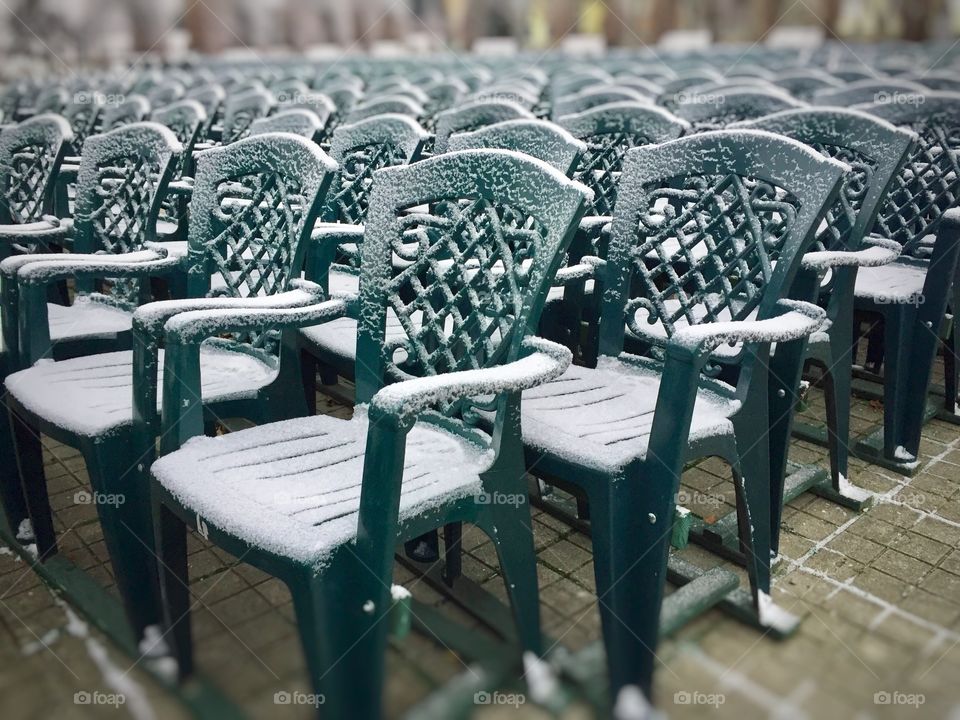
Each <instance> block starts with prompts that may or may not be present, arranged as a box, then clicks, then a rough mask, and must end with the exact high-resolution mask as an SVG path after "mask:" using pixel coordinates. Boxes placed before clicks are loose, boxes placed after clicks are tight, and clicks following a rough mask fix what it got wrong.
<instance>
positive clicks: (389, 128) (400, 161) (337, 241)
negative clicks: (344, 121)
mask: <svg viewBox="0 0 960 720" xmlns="http://www.w3.org/2000/svg"><path fill="white" fill-rule="evenodd" d="M427 138H428V136H427V134H426V133H425V132H424V131H423V129H422V128H421V127H420V126H419V125H417V123H416V122H414V121H413V120H412V119H410V118H408V117H405V116H403V115H381V116H379V117H372V118H368V119H367V120H362V121H361V122H358V123H352V124H349V125H341V126H340V127H338V128H337V129H336V130H335V131H334V134H333V140H332V144H331V147H330V155H331V157H332V158H333V160H334V161H335V162H337V163H338V164H339V166H340V171H339V173H338V174H337V177H336V179H335V180H334V183H333V188H332V189H331V191H330V193H329V195H328V198H327V204H326V206H325V208H324V211H323V214H322V216H321V222H320V223H318V224H317V226H316V227H315V228H314V232H313V237H312V243H311V249H310V254H309V257H308V260H307V268H306V277H307V279H308V280H312V281H314V282H317V283H318V284H319V285H320V286H321V287H323V288H324V290H325V291H326V292H328V293H329V295H330V296H331V297H335V298H344V299H346V300H348V302H349V303H350V304H351V305H353V304H355V302H356V300H357V297H358V295H359V292H360V266H361V261H360V258H361V248H362V247H363V241H364V237H365V235H366V231H365V224H364V223H365V220H366V217H367V212H368V209H369V204H370V193H371V190H372V188H373V178H374V174H375V173H376V171H378V170H380V169H381V168H384V167H392V166H395V165H408V164H410V163H412V162H415V161H416V160H418V159H419V157H420V153H421V151H422V150H423V146H424V143H425V142H426V140H427ZM302 341H303V348H304V358H303V362H304V366H303V367H304V384H305V387H306V391H307V401H308V403H310V404H311V407H312V406H313V402H314V397H315V396H314V386H315V378H316V374H317V369H318V368H319V370H320V373H321V377H322V379H323V381H324V382H325V383H328V384H332V383H335V382H336V376H337V375H341V376H343V377H346V378H350V379H353V378H354V377H355V364H356V357H357V356H356V347H357V314H356V312H355V311H351V313H350V314H349V317H343V318H340V319H338V320H336V321H334V322H329V323H324V324H323V325H319V326H317V327H313V328H306V329H305V330H304V331H303V333H302Z"/></svg>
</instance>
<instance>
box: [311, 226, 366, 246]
mask: <svg viewBox="0 0 960 720" xmlns="http://www.w3.org/2000/svg"><path fill="white" fill-rule="evenodd" d="M328 237H336V238H338V242H357V241H358V240H362V239H363V225H351V224H349V223H331V222H318V223H317V224H316V225H314V226H313V232H312V233H311V234H310V239H311V240H323V239H326V238H328Z"/></svg>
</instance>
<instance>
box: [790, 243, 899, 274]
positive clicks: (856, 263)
mask: <svg viewBox="0 0 960 720" xmlns="http://www.w3.org/2000/svg"><path fill="white" fill-rule="evenodd" d="M863 242H864V243H865V244H867V245H870V247H867V248H864V249H863V250H822V251H820V252H810V253H807V254H805V255H804V256H803V258H801V260H800V267H802V268H803V269H804V270H820V271H824V270H829V269H830V268H835V267H879V266H881V265H889V264H890V263H892V262H893V261H894V260H896V259H897V258H898V257H900V252H901V251H902V250H903V247H902V246H901V245H900V243H898V242H894V241H893V240H888V239H887V238H882V237H878V236H876V235H871V236H869V237H866V238H864V240H863Z"/></svg>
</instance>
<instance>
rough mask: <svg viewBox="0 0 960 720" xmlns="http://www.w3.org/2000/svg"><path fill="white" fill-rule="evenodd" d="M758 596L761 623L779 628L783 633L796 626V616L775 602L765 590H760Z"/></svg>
mask: <svg viewBox="0 0 960 720" xmlns="http://www.w3.org/2000/svg"><path fill="white" fill-rule="evenodd" d="M757 597H758V601H759V602H758V605H759V607H758V608H757V610H758V613H759V615H760V624H761V625H763V626H764V627H769V628H773V629H775V630H779V631H780V632H783V633H787V632H790V631H791V630H792V629H793V628H794V626H796V624H797V618H796V616H794V615H791V614H790V613H788V612H787V611H786V610H784V609H783V608H781V607H779V606H778V605H777V604H776V603H774V602H773V598H772V597H770V596H769V595H768V594H767V593H765V592H763V590H760V591H758V593H757Z"/></svg>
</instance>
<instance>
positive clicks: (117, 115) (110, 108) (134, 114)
mask: <svg viewBox="0 0 960 720" xmlns="http://www.w3.org/2000/svg"><path fill="white" fill-rule="evenodd" d="M149 115H150V101H149V100H147V98H146V97H144V96H143V95H127V96H125V97H124V99H123V100H122V101H121V102H115V103H107V106H106V107H105V108H104V109H103V112H102V113H100V132H110V131H111V130H116V129H117V128H118V127H122V126H124V125H130V124H131V123H137V122H143V121H144V120H146V119H147V117H148V116H149Z"/></svg>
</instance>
